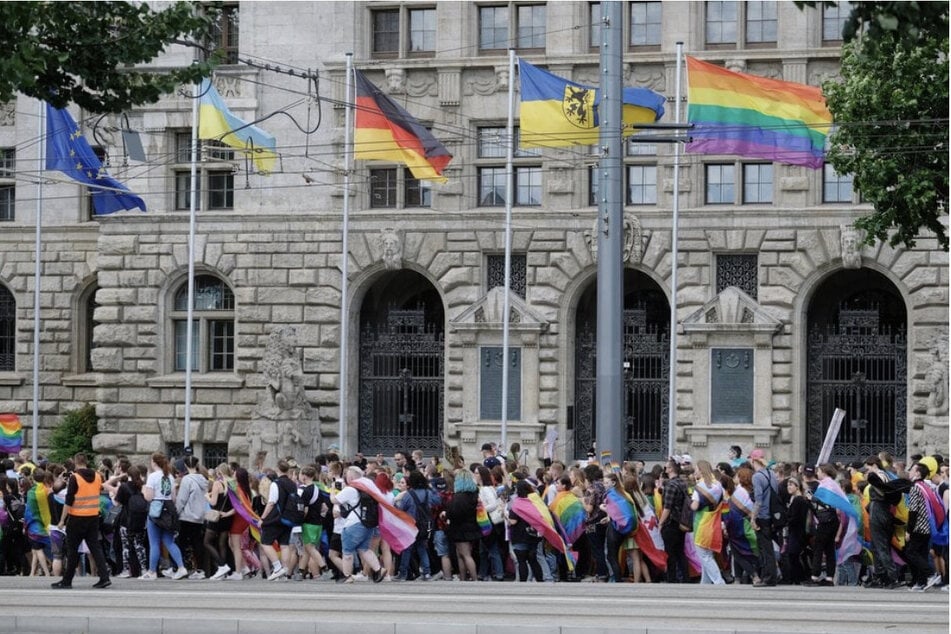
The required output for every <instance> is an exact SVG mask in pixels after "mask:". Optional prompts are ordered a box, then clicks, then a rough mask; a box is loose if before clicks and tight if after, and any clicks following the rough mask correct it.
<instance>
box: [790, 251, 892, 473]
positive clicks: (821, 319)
mask: <svg viewBox="0 0 951 634" xmlns="http://www.w3.org/2000/svg"><path fill="white" fill-rule="evenodd" d="M906 321H907V317H906V311H905V304H904V302H903V301H902V298H901V295H900V294H899V293H898V289H896V288H895V286H894V285H893V284H892V283H891V282H890V281H889V280H888V279H887V278H885V276H883V275H882V274H880V273H877V272H875V271H872V270H870V269H859V270H846V271H839V272H838V273H835V274H833V275H832V276H830V277H829V278H828V279H827V280H825V281H824V282H823V283H822V284H821V285H820V286H819V288H817V289H816V292H815V294H814V295H813V298H812V300H811V301H810V303H809V311H808V315H807V328H808V330H807V332H808V345H807V355H808V356H807V363H806V368H807V369H806V372H807V379H806V385H807V389H806V412H807V413H806V459H807V460H815V459H816V458H817V457H818V455H819V452H820V450H821V448H822V442H823V439H824V438H825V434H826V430H827V429H828V427H829V422H830V421H831V419H832V415H833V413H834V412H835V408H836V407H839V408H841V409H843V410H845V412H846V415H845V418H844V419H843V421H842V426H841V429H840V430H839V435H838V436H837V438H836V442H835V445H834V446H833V448H832V456H831V459H832V460H836V461H843V462H847V461H852V460H859V459H864V458H867V457H868V456H869V455H872V454H876V453H878V452H880V451H888V452H889V453H891V454H893V455H895V456H904V455H905V450H906V438H907V420H906V419H907V400H908V357H907V340H906Z"/></svg>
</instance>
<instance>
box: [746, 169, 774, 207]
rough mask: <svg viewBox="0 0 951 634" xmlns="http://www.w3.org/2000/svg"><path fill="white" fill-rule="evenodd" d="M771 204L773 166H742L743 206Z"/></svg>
mask: <svg viewBox="0 0 951 634" xmlns="http://www.w3.org/2000/svg"><path fill="white" fill-rule="evenodd" d="M772 202H773V164H772V163H745V164H744V165H743V204H753V203H760V204H762V203H772Z"/></svg>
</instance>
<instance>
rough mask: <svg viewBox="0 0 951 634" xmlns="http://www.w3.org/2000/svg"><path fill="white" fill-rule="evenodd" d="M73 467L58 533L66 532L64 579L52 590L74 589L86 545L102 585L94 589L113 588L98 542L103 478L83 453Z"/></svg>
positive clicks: (75, 457)
mask: <svg viewBox="0 0 951 634" xmlns="http://www.w3.org/2000/svg"><path fill="white" fill-rule="evenodd" d="M73 463H74V464H75V465H76V470H75V471H74V472H73V474H72V475H71V476H70V478H69V483H68V484H67V485H66V505H65V506H64V507H63V514H62V515H61V516H60V520H59V529H60V530H63V529H64V528H65V530H66V567H65V568H64V569H63V578H62V579H60V580H59V581H57V582H56V583H54V584H52V587H53V588H56V589H57V590H68V589H70V588H72V587H73V577H74V576H75V574H76V567H77V566H78V565H79V546H80V545H81V544H82V543H83V541H85V542H86V547H87V548H88V549H89V553H90V554H91V555H92V558H93V561H95V562H96V571H97V572H98V573H99V581H97V582H96V583H94V584H93V587H94V588H108V587H109V586H111V585H112V581H110V580H109V565H108V564H107V563H106V556H105V554H104V553H103V552H102V543H101V542H100V541H99V492H100V491H101V490H102V476H100V475H99V472H98V471H96V470H94V469H90V468H89V466H88V464H89V463H88V461H87V459H86V454H84V453H77V454H76V455H75V456H73Z"/></svg>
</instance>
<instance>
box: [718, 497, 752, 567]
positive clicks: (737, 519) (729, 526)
mask: <svg viewBox="0 0 951 634" xmlns="http://www.w3.org/2000/svg"><path fill="white" fill-rule="evenodd" d="M752 511H753V500H752V498H750V494H749V492H747V490H746V489H744V488H743V487H737V489H736V490H735V491H734V492H733V495H731V496H730V501H729V504H728V509H727V512H726V515H725V516H724V518H723V523H724V525H725V526H726V533H727V535H728V536H729V538H730V546H732V548H733V550H734V552H736V553H737V554H739V555H743V556H745V557H751V556H756V555H758V554H759V550H758V549H757V547H756V531H754V530H753V524H752V523H751V522H750V513H751V512H752Z"/></svg>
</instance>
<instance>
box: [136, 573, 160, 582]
mask: <svg viewBox="0 0 951 634" xmlns="http://www.w3.org/2000/svg"><path fill="white" fill-rule="evenodd" d="M156 579H158V575H156V574H155V573H154V572H152V571H151V570H146V571H145V572H143V573H142V574H141V575H139V580H140V581H155V580H156Z"/></svg>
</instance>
